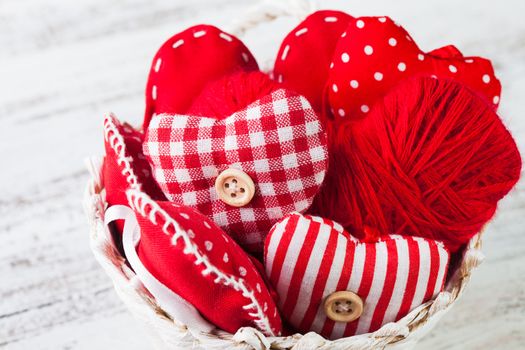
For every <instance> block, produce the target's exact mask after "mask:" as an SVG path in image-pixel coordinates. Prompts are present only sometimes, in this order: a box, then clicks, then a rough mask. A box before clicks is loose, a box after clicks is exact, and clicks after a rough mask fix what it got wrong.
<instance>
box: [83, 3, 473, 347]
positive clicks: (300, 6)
mask: <svg viewBox="0 0 525 350" xmlns="http://www.w3.org/2000/svg"><path fill="white" fill-rule="evenodd" d="M268 4H269V5H270V6H267V7H266V8H258V9H257V10H254V11H252V12H251V13H248V14H247V15H246V16H244V17H243V20H242V21H241V22H238V23H234V29H232V31H233V33H235V34H237V35H242V34H244V33H245V32H246V31H247V30H248V29H250V28H252V27H254V26H256V25H258V24H259V23H261V22H265V21H271V20H273V19H275V18H277V17H280V16H283V15H284V16H292V17H298V18H299V19H302V18H304V17H306V15H308V14H309V13H310V12H312V11H313V10H314V9H315V1H312V0H288V2H286V1H282V0H279V1H273V3H272V1H271V0H267V3H266V5H268ZM88 168H89V170H90V172H91V176H92V178H91V179H90V181H89V183H88V186H87V189H86V193H85V200H84V204H85V210H86V213H87V215H88V219H89V222H90V224H91V237H90V239H91V248H92V250H93V253H94V254H95V257H96V258H97V260H98V262H99V263H100V265H101V266H102V267H103V268H104V270H105V271H106V273H107V274H108V276H109V277H110V278H111V280H112V281H113V284H114V287H115V290H116V291H117V294H118V295H119V297H120V298H121V299H122V301H123V302H124V304H126V306H127V307H128V309H129V310H130V311H131V312H132V313H133V314H134V316H135V317H136V318H137V319H138V320H139V321H140V322H141V323H143V324H144V327H145V328H147V329H148V330H149V333H150V334H151V335H152V339H153V341H154V344H155V345H156V347H157V348H158V349H190V348H191V349H256V350H262V349H294V350H307V349H312V350H313V349H322V350H328V349H330V350H343V349H356V350H357V349H360V350H361V349H412V348H413V347H414V346H415V345H416V344H417V342H418V341H419V340H420V339H421V338H423V336H425V334H427V333H428V332H429V331H430V330H431V329H432V328H433V327H434V326H435V325H436V324H437V323H438V321H439V320H440V319H441V317H442V316H443V315H444V314H445V313H446V312H447V311H448V310H450V308H451V307H452V305H453V304H454V303H455V301H456V300H457V299H458V298H459V296H460V295H461V294H462V293H463V291H464V289H465V286H466V285H467V283H468V281H469V278H470V274H471V272H472V270H473V269H474V268H475V267H477V266H478V265H479V264H480V263H481V261H482V260H483V254H482V253H481V251H480V247H481V239H480V235H476V236H474V237H473V238H472V239H471V241H470V243H469V245H468V246H467V247H466V249H465V251H464V253H463V256H462V259H461V261H460V262H459V264H458V266H457V267H456V269H455V270H454V271H453V272H451V273H450V274H449V278H448V280H447V283H446V285H445V290H444V291H443V292H441V293H440V294H438V296H437V297H436V298H435V299H434V300H431V301H429V302H427V303H425V304H423V305H421V306H420V307H418V308H416V309H414V310H413V311H412V312H410V313H409V314H408V315H407V316H405V317H404V318H402V319H401V320H399V321H398V322H395V323H389V324H386V325H384V326H383V327H381V328H380V329H379V330H377V331H376V332H373V333H368V334H361V335H356V336H353V337H348V338H342V339H338V340H334V341H331V340H327V339H325V338H323V337H322V336H320V335H318V334H316V333H314V332H310V333H307V334H304V335H302V334H295V335H293V336H288V337H265V336H264V335H263V334H262V333H261V332H259V331H257V330H256V329H254V328H248V327H247V328H241V329H239V330H238V331H237V333H235V334H229V333H226V332H224V331H221V330H218V329H217V330H214V331H212V332H210V333H203V332H198V331H195V330H192V329H190V328H188V327H187V326H186V325H184V324H183V323H182V322H180V321H177V320H174V319H171V318H170V317H169V316H168V314H167V313H166V312H164V311H163V310H162V308H161V307H160V306H159V305H158V304H157V303H156V301H155V300H154V298H153V297H152V296H151V294H149V293H148V292H147V290H146V289H145V288H144V286H143V285H142V283H141V282H140V280H139V279H138V278H137V276H136V275H135V273H134V272H133V271H132V270H131V269H130V268H129V267H128V265H127V264H126V261H125V258H124V257H122V256H121V255H120V253H119V251H118V250H117V248H116V247H115V245H114V243H113V240H112V238H111V233H110V232H109V228H108V227H107V226H106V225H105V224H104V212H105V209H106V208H107V202H106V200H105V190H104V182H103V179H102V177H101V172H100V169H101V162H100V161H96V160H91V161H90V162H89V163H88Z"/></svg>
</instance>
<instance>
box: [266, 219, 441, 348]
mask: <svg viewBox="0 0 525 350" xmlns="http://www.w3.org/2000/svg"><path fill="white" fill-rule="evenodd" d="M264 255H265V268H266V274H267V276H268V278H269V279H270V283H271V284H272V285H273V287H274V288H276V290H277V294H278V295H279V302H278V306H279V307H280V310H281V315H283V317H284V318H286V320H287V321H288V322H289V323H290V324H291V325H292V326H293V327H295V329H296V330H297V331H300V332H308V331H314V332H317V333H319V334H321V335H323V336H324V337H327V338H330V339H337V338H341V337H347V336H352V335H354V334H363V333H367V332H373V331H375V330H377V329H379V328H380V327H381V326H382V325H384V324H386V323H388V322H393V321H396V320H399V319H400V318H402V317H403V316H405V315H406V314H407V313H408V312H410V310H412V309H413V308H415V307H417V306H419V305H421V304H422V303H424V302H426V301H428V300H430V299H431V298H433V297H435V296H436V295H437V294H438V293H439V292H440V291H441V290H442V288H443V284H444V281H445V279H446V271H447V265H448V260H449V254H448V253H447V251H446V249H445V248H444V247H443V245H442V244H440V243H437V242H436V241H433V240H426V239H423V238H414V237H405V236H397V235H391V236H385V237H383V238H382V239H381V241H379V242H377V243H363V242H360V241H359V240H357V239H356V238H354V237H353V236H351V235H350V234H349V233H348V232H346V231H345V230H344V229H343V228H342V226H340V225H339V224H337V223H335V222H333V221H331V220H327V219H323V218H320V217H315V216H303V215H301V214H297V213H293V214H290V215H289V216H287V217H286V218H284V219H283V220H282V221H281V222H279V223H278V224H276V225H275V226H274V227H273V228H272V230H271V232H270V233H269V235H268V237H267V239H266V245H265V254H264ZM336 291H350V292H353V293H355V294H357V296H359V298H360V299H362V301H363V303H364V307H363V312H362V314H360V316H359V318H358V319H356V320H354V321H351V322H348V323H345V322H334V321H332V319H330V318H329V317H328V316H327V314H326V313H325V312H326V311H325V305H324V301H325V299H326V298H327V297H328V296H329V295H332V294H333V293H334V292H336ZM343 306H345V305H343ZM342 310H343V311H346V312H353V310H352V311H350V310H351V309H348V310H347V309H345V308H343V309H342ZM336 311H337V310H336ZM329 316H330V315H329ZM332 318H333V317H332Z"/></svg>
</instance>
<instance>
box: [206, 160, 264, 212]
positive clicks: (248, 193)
mask: <svg viewBox="0 0 525 350" xmlns="http://www.w3.org/2000/svg"><path fill="white" fill-rule="evenodd" d="M215 191H217V194H218V195H219V198H220V199H221V200H222V201H223V202H224V203H226V204H228V205H231V206H233V207H243V206H245V205H246V204H248V203H250V201H251V200H252V198H253V195H254V194H255V185H254V183H253V180H252V179H251V178H250V176H248V174H246V173H245V172H243V171H241V170H237V169H227V170H224V171H223V172H222V173H220V174H219V176H218V177H217V179H216V180H215Z"/></svg>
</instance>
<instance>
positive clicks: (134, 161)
mask: <svg viewBox="0 0 525 350" xmlns="http://www.w3.org/2000/svg"><path fill="white" fill-rule="evenodd" d="M104 137H105V143H104V145H105V149H106V156H105V158H104V167H103V170H102V171H103V176H104V187H105V188H106V200H107V202H108V204H109V205H116V204H122V205H127V203H128V200H127V198H126V190H127V189H129V188H131V187H137V188H140V189H142V190H143V191H144V192H146V193H148V194H149V195H150V196H152V197H153V198H155V199H159V200H162V199H165V197H164V194H163V193H162V191H161V190H160V189H159V187H158V186H157V184H156V182H155V181H154V180H153V178H152V176H151V168H150V165H149V163H148V161H147V160H146V157H145V156H144V154H143V153H142V142H143V141H144V134H143V133H141V132H139V131H137V130H135V129H133V127H132V126H130V125H129V124H126V123H124V124H122V123H120V121H119V120H118V119H117V117H115V116H114V115H112V114H110V115H107V116H106V117H105V118H104Z"/></svg>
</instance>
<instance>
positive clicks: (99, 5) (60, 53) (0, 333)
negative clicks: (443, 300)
mask: <svg viewBox="0 0 525 350" xmlns="http://www.w3.org/2000/svg"><path fill="white" fill-rule="evenodd" d="M247 3H248V2H247V1H242V0H226V1H212V0H193V1H183V0H178V1H169V2H168V1H160V0H153V1H151V0H128V1H125V0H120V1H117V0H113V1H104V0H82V1H80V0H79V1H63V0H45V1H44V0H3V1H1V2H0V123H1V124H0V159H2V162H1V163H0V179H1V181H0V348H6V349H53V350H55V349H115V348H117V349H130V350H132V349H148V348H150V346H149V343H148V339H147V337H146V335H145V332H144V330H142V329H141V327H140V324H138V323H136V322H135V320H134V319H132V317H131V316H130V315H129V314H128V313H127V311H126V310H125V309H124V307H123V306H122V305H121V303H120V302H119V300H118V299H117V297H116V295H115V293H114V292H113V290H112V287H111V284H110V281H109V280H108V278H106V276H105V274H104V273H103V271H102V270H101V269H100V268H99V266H98V265H97V263H96V262H95V260H94V258H93V257H92V255H91V252H90V250H89V246H88V226H87V222H86V220H85V218H84V214H83V212H82V206H81V197H82V192H83V188H84V184H85V182H86V179H87V172H86V171H85V169H84V166H83V158H84V157H86V156H88V155H91V154H102V144H103V141H102V132H101V126H102V116H103V113H104V112H106V111H110V110H111V111H114V112H115V113H117V115H118V116H119V117H120V118H122V119H125V120H128V121H130V122H132V123H138V122H139V121H140V120H141V117H142V113H143V109H144V102H143V89H144V86H145V81H146V75H147V72H148V69H149V64H150V60H151V58H152V57H153V55H154V53H155V51H156V49H157V48H158V46H159V45H160V44H161V43H162V42H163V41H164V40H165V39H167V38H168V37H169V36H170V35H172V34H174V33H175V32H177V31H179V30H182V29H184V27H185V26H189V25H191V24H196V23H199V22H208V23H212V24H216V25H219V26H225V25H228V24H230V19H231V18H233V17H240V16H242V14H243V13H244V11H246V10H247V6H248V5H247ZM322 7H334V8H339V9H345V10H348V11H349V12H351V13H352V14H354V15H367V14H369V15H384V14H386V15H390V16H392V17H393V18H395V19H397V20H398V21H399V22H401V23H402V24H403V25H404V26H405V27H406V28H407V29H408V30H409V31H410V32H411V33H412V34H413V36H414V37H415V39H416V40H417V41H418V42H419V43H420V45H421V46H422V48H424V49H426V50H430V49H431V48H434V47H438V46H442V45H445V44H448V43H454V44H456V45H457V46H458V47H459V48H460V49H462V50H463V51H464V52H465V53H467V54H479V55H484V56H487V57H490V58H492V59H493V60H494V63H495V65H496V69H497V73H498V74H499V76H500V77H501V79H502V81H503V85H504V93H503V97H502V106H501V109H500V111H501V114H502V116H503V118H504V119H505V121H506V123H507V125H508V127H509V129H511V131H512V132H513V133H514V135H515V137H516V139H517V140H518V143H519V146H520V149H521V151H522V154H525V103H524V102H523V101H524V97H523V94H524V93H525V18H524V17H523V16H524V14H525V2H524V1H522V0H507V1H499V2H494V1H490V0H483V1H482V0H469V1H462V2H459V1H454V0H439V1H438V0H432V1H428V0H427V1H415V0H414V1H408V0H403V1H396V2H395V4H394V2H393V1H388V0H382V1H374V2H372V1H365V0H362V1H361V0H360V1H356V0H353V1H335V0H331V1H325V2H323V4H322ZM295 24H296V22H293V21H292V20H288V21H286V20H280V21H277V22H276V23H273V24H271V25H268V26H266V27H265V28H264V30H263V29H258V30H255V31H253V32H250V33H249V34H248V35H247V37H246V42H247V44H248V46H249V47H250V48H252V50H253V51H254V53H255V55H256V56H257V57H258V59H259V61H260V62H261V63H262V64H263V66H266V67H269V66H270V63H271V61H272V57H273V56H274V54H275V52H276V50H277V47H278V43H279V40H281V38H282V37H283V36H284V35H285V33H286V31H287V30H289V29H291V27H292V26H294V25H295ZM226 28H228V27H226ZM485 253H486V255H487V259H486V262H485V263H484V265H482V267H481V268H480V269H479V270H478V272H477V273H476V274H475V276H474V278H473V281H472V284H471V286H470V288H469V290H468V291H467V293H466V295H465V296H464V297H463V299H462V300H461V301H460V302H459V303H458V304H457V306H456V307H455V309H454V310H453V311H452V312H451V313H450V314H448V315H447V316H446V317H445V318H444V320H443V321H442V322H441V324H440V325H439V326H438V327H437V329H435V331H434V332H433V333H432V334H431V335H430V336H429V337H427V338H426V340H425V341H424V342H423V343H422V344H421V347H420V348H421V349H494V348H498V349H518V348H522V349H523V348H525V345H524V344H525V279H524V277H525V185H524V183H523V182H522V183H520V184H519V186H518V188H517V189H516V190H515V191H514V192H513V193H512V194H511V195H510V196H509V197H508V198H507V199H506V200H505V201H504V202H503V203H502V205H501V208H500V210H499V212H498V214H497V217H496V219H495V221H494V222H493V223H492V224H491V225H490V226H489V229H488V232H487V233H486V235H485Z"/></svg>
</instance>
